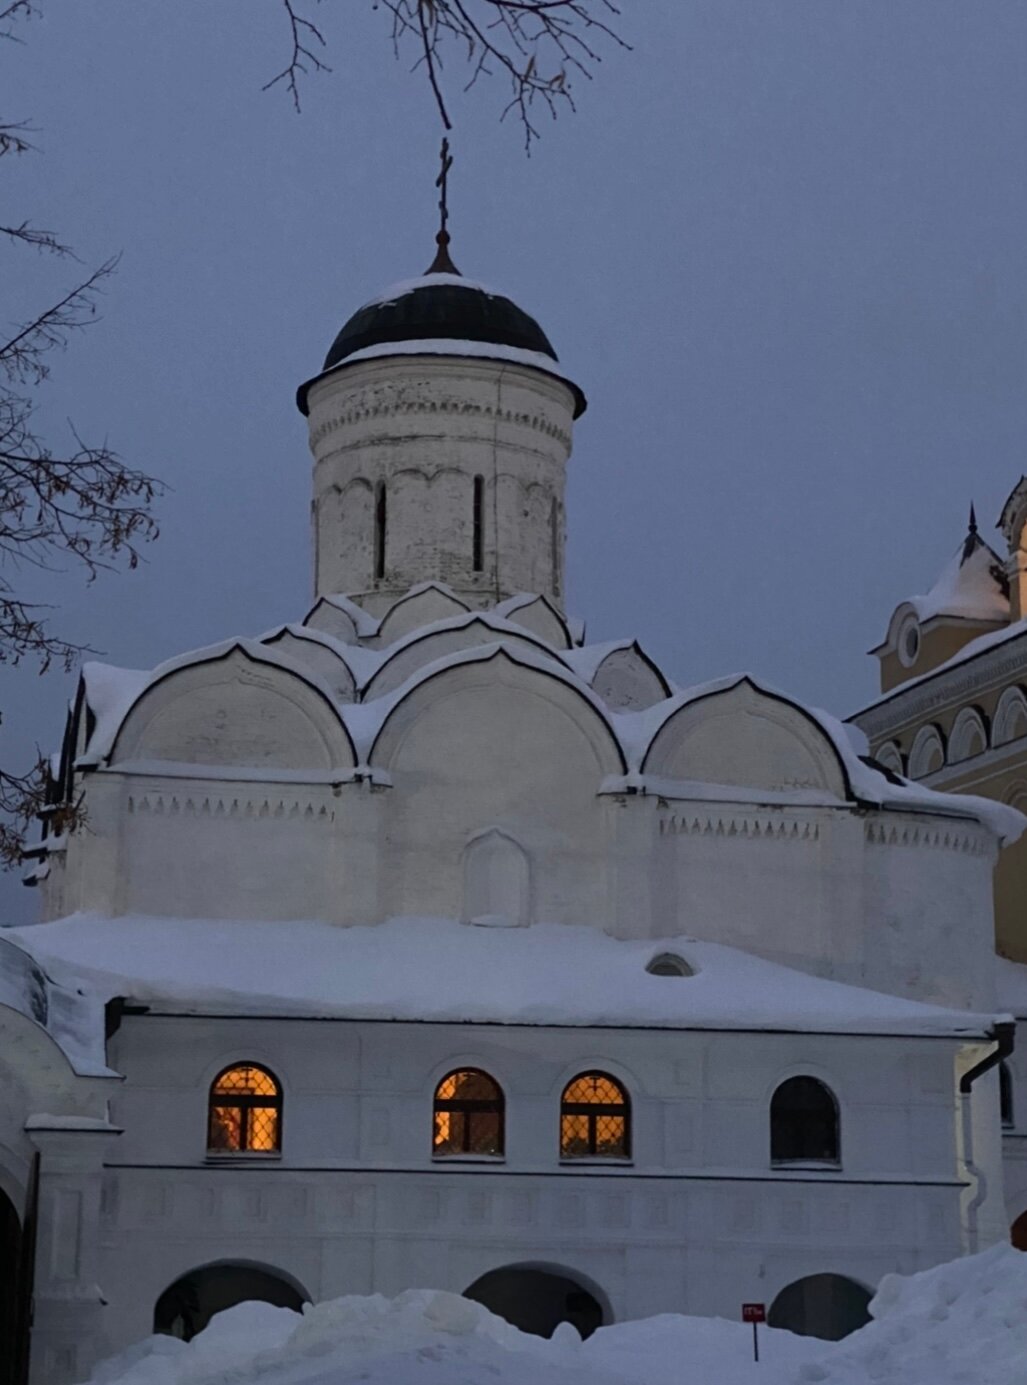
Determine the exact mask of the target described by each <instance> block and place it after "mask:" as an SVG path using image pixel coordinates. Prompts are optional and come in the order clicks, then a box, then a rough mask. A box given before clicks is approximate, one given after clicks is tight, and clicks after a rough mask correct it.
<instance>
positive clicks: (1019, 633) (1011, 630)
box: [849, 477, 1027, 1250]
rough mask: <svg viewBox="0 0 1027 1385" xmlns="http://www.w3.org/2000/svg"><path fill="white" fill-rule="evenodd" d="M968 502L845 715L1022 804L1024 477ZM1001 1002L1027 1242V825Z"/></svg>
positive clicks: (1001, 907) (1006, 1137)
mask: <svg viewBox="0 0 1027 1385" xmlns="http://www.w3.org/2000/svg"><path fill="white" fill-rule="evenodd" d="M996 527H997V529H998V530H999V532H1000V534H1001V539H1002V542H1001V543H999V545H998V551H996V549H995V548H992V547H991V546H990V545H989V544H988V543H986V542H985V541H984V539H982V537H981V535H980V534H979V532H978V529H977V521H976V517H975V515H974V512H973V510H972V509H971V512H970V524H969V527H968V530H967V534H966V537H965V538H964V540H963V542H962V543H961V544H960V546H959V547H958V549H957V550H956V552H955V553H954V554H953V555H952V557H951V558H950V560H949V562H948V563H947V564H946V566H945V567H944V569H943V570H942V572H941V574H940V575H939V577H938V580H937V581H936V582H935V584H934V586H933V587H931V589H930V591H929V592H927V593H926V595H924V596H914V597H911V598H909V599H908V600H906V601H903V602H901V603H900V604H899V605H898V606H897V607H896V608H895V610H894V612H893V613H892V616H891V619H890V621H889V622H888V629H887V633H886V634H885V638H884V639H883V640H882V642H881V643H880V644H879V645H878V646H877V647H876V648H875V649H872V650H871V651H870V652H871V654H873V655H875V656H876V657H877V659H878V660H879V662H880V673H881V692H880V696H879V697H877V698H876V699H875V700H874V701H873V702H871V703H870V704H869V705H868V706H866V707H864V708H862V709H861V710H860V711H858V712H856V713H855V714H854V715H853V716H851V717H850V718H849V721H850V722H853V723H854V724H855V725H856V726H858V727H859V728H860V729H861V730H862V731H863V732H864V733H865V735H866V737H867V739H868V741H869V743H870V753H871V755H872V756H873V757H874V758H875V759H876V760H878V761H879V762H880V763H881V764H882V765H883V766H884V767H885V768H886V769H888V770H890V771H892V772H893V773H894V774H897V775H902V776H904V777H906V778H908V779H912V780H916V781H919V782H921V783H923V784H925V785H928V786H930V787H931V788H932V789H941V790H945V791H948V792H951V793H962V794H977V795H980V796H982V797H985V798H990V799H994V800H996V801H997V802H1000V803H1006V804H1010V805H1012V806H1013V807H1015V808H1019V809H1020V810H1021V811H1024V812H1027V477H1021V478H1020V480H1019V482H1018V483H1017V485H1016V486H1015V488H1014V489H1013V492H1012V494H1011V495H1010V496H1009V499H1008V500H1007V501H1006V504H1005V506H1004V507H1003V510H1002V514H1001V516H1000V517H999V521H998V525H997V526H996ZM995 949H996V952H997V953H998V956H999V957H1000V958H1003V959H1005V960H1004V961H1002V962H1000V963H999V965H998V997H997V1000H998V1005H999V1007H1000V1008H1001V1009H1003V1010H1007V1011H1010V1012H1012V1013H1013V1015H1014V1016H1015V1017H1016V1019H1017V1032H1018V1048H1017V1051H1015V1052H1014V1053H1013V1055H1012V1056H1011V1057H1010V1058H1009V1059H1008V1060H1007V1061H1006V1062H1004V1063H1003V1064H1002V1068H1001V1099H1002V1124H1003V1167H1004V1177H1005V1185H1006V1204H1007V1208H1008V1213H1009V1221H1010V1224H1011V1227H1012V1239H1013V1242H1014V1244H1016V1245H1018V1246H1019V1248H1020V1249H1021V1250H1027V1054H1025V1051H1024V1050H1025V1049H1027V835H1025V836H1024V837H1022V838H1021V839H1020V841H1018V842H1016V843H1015V844H1013V845H1012V846H1008V847H1006V849H1005V850H1004V851H1003V852H1002V853H1001V855H1000V857H999V862H998V865H997V867H996V873H995Z"/></svg>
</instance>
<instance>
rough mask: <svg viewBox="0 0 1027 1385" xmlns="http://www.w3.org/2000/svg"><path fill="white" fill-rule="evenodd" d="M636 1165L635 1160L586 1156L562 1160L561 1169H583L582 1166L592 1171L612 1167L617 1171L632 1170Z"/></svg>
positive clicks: (608, 1156) (598, 1155) (600, 1155)
mask: <svg viewBox="0 0 1027 1385" xmlns="http://www.w3.org/2000/svg"><path fill="white" fill-rule="evenodd" d="M634 1164H635V1161H634V1159H615V1158H614V1157H613V1156H612V1155H608V1154H596V1155H589V1154H586V1155H584V1156H583V1157H582V1158H577V1157H575V1156H571V1157H569V1158H566V1159H564V1158H561V1160H560V1167H561V1168H562V1169H573V1168H581V1167H582V1166H584V1167H586V1168H591V1169H595V1168H601V1169H604V1168H610V1167H613V1168H615V1169H630V1168H633V1167H634Z"/></svg>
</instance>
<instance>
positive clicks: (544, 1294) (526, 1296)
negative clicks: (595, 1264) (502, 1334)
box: [464, 1265, 609, 1338]
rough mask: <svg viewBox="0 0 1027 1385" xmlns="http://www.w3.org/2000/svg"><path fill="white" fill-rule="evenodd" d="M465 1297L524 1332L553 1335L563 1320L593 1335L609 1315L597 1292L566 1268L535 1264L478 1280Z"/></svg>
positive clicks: (494, 1272) (509, 1268) (493, 1272)
mask: <svg viewBox="0 0 1027 1385" xmlns="http://www.w3.org/2000/svg"><path fill="white" fill-rule="evenodd" d="M464 1297H465V1298H470V1299H473V1300H474V1301H475V1303H480V1304H482V1305H483V1306H484V1307H485V1308H487V1309H488V1310H489V1311H490V1312H492V1313H495V1314H496V1315H497V1317H500V1318H505V1319H506V1321H507V1322H508V1323H511V1324H512V1325H513V1326H514V1327H519V1328H520V1330H521V1331H522V1332H531V1333H533V1334H534V1335H535V1336H536V1337H551V1336H552V1335H553V1333H554V1332H555V1331H556V1329H557V1328H558V1327H559V1326H560V1324H561V1323H562V1322H569V1323H570V1324H571V1326H572V1327H574V1328H576V1329H577V1331H578V1334H579V1335H580V1336H581V1337H582V1338H584V1337H591V1335H592V1333H593V1332H594V1331H595V1330H596V1328H597V1327H602V1326H603V1325H604V1324H605V1323H607V1322H608V1321H609V1315H608V1314H607V1313H606V1312H605V1311H604V1309H603V1306H602V1304H601V1303H600V1302H599V1300H598V1298H597V1297H596V1296H595V1294H593V1293H590V1292H589V1290H588V1289H586V1288H585V1287H584V1286H583V1285H582V1284H581V1283H580V1282H579V1280H577V1279H575V1278H571V1276H570V1275H569V1274H567V1273H566V1272H565V1271H563V1270H561V1269H559V1268H557V1267H553V1268H551V1269H549V1268H539V1267H537V1266H535V1265H507V1266H504V1268H503V1269H500V1270H490V1271H489V1272H488V1274H483V1275H482V1277H481V1278H480V1279H476V1280H475V1281H474V1283H473V1284H472V1285H471V1287H470V1288H469V1289H465V1290H464Z"/></svg>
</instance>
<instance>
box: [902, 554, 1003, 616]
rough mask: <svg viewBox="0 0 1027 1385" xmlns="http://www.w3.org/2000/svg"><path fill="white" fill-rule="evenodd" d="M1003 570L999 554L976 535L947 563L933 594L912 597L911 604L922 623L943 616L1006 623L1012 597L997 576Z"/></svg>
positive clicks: (931, 592)
mask: <svg viewBox="0 0 1027 1385" xmlns="http://www.w3.org/2000/svg"><path fill="white" fill-rule="evenodd" d="M1001 570H1002V560H1001V559H1000V558H999V556H998V554H997V553H996V552H994V550H993V549H991V548H989V547H988V545H987V544H986V543H985V542H984V540H983V539H981V538H980V537H979V536H978V535H977V534H976V533H972V534H971V535H970V536H969V537H968V539H967V541H966V542H965V543H963V544H961V545H960V546H959V548H958V549H957V550H956V552H955V553H953V555H952V557H951V558H950V559H949V561H948V562H947V563H946V564H945V566H944V568H943V569H942V571H941V574H940V575H939V577H938V580H937V581H936V582H935V584H934V586H933V587H932V588H931V589H930V591H929V592H927V593H926V594H925V595H923V596H912V597H910V599H909V605H911V606H912V607H913V609H914V610H915V611H916V615H917V619H918V620H919V621H920V622H921V624H925V623H926V622H927V621H929V620H933V619H934V618H935V617H940V616H956V617H959V618H960V619H962V620H979V621H995V620H999V621H1006V620H1008V619H1009V596H1008V594H1007V592H1006V590H1005V588H1004V585H1003V583H1002V581H1001V580H1000V578H999V576H998V575H997V574H998V573H1001Z"/></svg>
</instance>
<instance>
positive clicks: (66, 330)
mask: <svg viewBox="0 0 1027 1385" xmlns="http://www.w3.org/2000/svg"><path fill="white" fill-rule="evenodd" d="M33 8H34V6H33V3H32V0H10V2H9V3H7V4H6V5H2V4H0V42H16V41H17V36H16V34H15V32H14V28H13V26H14V22H15V21H16V20H19V19H25V18H28V17H29V16H30V15H31V14H32V13H33ZM31 135H32V131H31V130H30V128H29V127H28V126H27V125H26V124H25V123H22V122H10V121H4V120H2V119H0V160H3V159H4V158H17V157H19V156H22V155H27V154H29V153H31V152H32V144H31ZM0 237H2V238H3V239H4V240H6V242H7V244H8V246H9V248H10V249H11V250H12V252H13V253H15V254H17V253H19V252H26V253H32V252H35V253H37V254H45V255H50V256H52V257H54V259H56V260H58V261H60V262H61V264H62V265H75V266H76V267H77V268H78V272H77V273H76V274H73V275H71V276H69V277H70V279H71V286H70V287H69V288H67V289H65V290H64V292H63V293H62V294H61V296H60V298H58V299H57V301H56V302H52V303H51V304H50V305H49V306H47V307H44V308H42V309H41V310H40V311H38V312H34V313H32V314H31V315H30V316H29V317H28V318H27V319H26V320H23V321H21V322H18V323H15V324H12V325H10V326H9V327H8V328H7V330H0V664H12V665H13V664H20V663H23V662H26V661H28V662H30V663H32V664H34V665H35V666H36V668H37V669H38V670H39V671H40V672H45V671H46V669H48V668H49V667H50V666H51V664H53V663H57V664H58V665H60V666H62V667H63V668H65V669H67V668H70V667H71V665H72V664H73V663H74V662H75V660H76V659H77V658H78V656H79V655H80V654H81V653H83V652H84V649H85V646H83V645H80V644H76V643H74V642H73V641H70V640H67V639H65V638H64V637H63V636H62V635H60V634H59V633H57V632H56V631H55V630H54V629H53V628H52V625H51V617H52V614H53V613H52V609H51V608H50V607H48V606H45V605H42V604H40V603H38V602H35V601H32V600H31V599H30V598H29V597H28V596H27V595H25V594H24V591H23V585H24V575H25V572H26V570H31V569H33V568H34V569H37V570H40V569H42V570H46V571H55V570H62V569H64V568H66V567H68V566H72V567H77V568H79V569H80V570H81V571H82V572H83V573H84V575H85V576H86V577H87V579H88V580H92V579H93V578H95V577H96V576H97V574H98V573H99V572H100V571H101V570H103V569H105V568H111V567H116V566H120V565H126V566H128V567H130V568H131V567H135V566H136V564H137V563H138V562H139V556H140V547H141V545H142V544H143V543H145V542H146V541H147V540H149V539H152V538H154V537H156V533H157V527H156V524H155V521H154V519H153V517H152V513H151V507H152V504H153V501H154V500H155V499H156V497H157V495H158V493H159V491H160V489H161V487H160V484H159V483H158V482H157V481H155V480H154V479H153V478H152V477H150V476H147V475H145V474H144V473H143V472H141V471H137V470H135V469H133V468H132V467H129V466H126V464H125V463H124V462H123V461H122V460H121V458H120V457H119V456H118V455H117V453H116V452H114V451H113V450H112V449H111V448H110V447H109V446H108V445H107V443H106V442H102V443H99V444H91V443H87V442H85V441H83V439H82V438H81V437H80V436H79V434H78V433H77V432H76V431H75V428H74V426H73V425H72V424H70V423H69V425H68V435H67V440H66V443H65V444H64V445H63V446H56V445H54V444H52V443H51V442H50V441H49V440H48V439H47V438H45V437H44V436H43V434H42V432H41V431H40V428H39V426H38V424H37V420H36V411H37V402H38V394H37V391H38V390H39V387H40V386H42V385H43V384H44V383H45V381H46V380H47V378H48V377H49V374H50V361H51V358H52V356H53V354H54V353H55V352H59V351H61V350H63V348H64V347H65V346H66V345H67V343H68V341H69V339H70V338H71V337H72V336H73V335H75V333H77V332H80V331H82V330H83V329H84V328H86V327H87V326H88V325H89V324H90V323H91V322H94V321H95V320H96V317H97V306H98V298H99V295H100V294H101V293H102V290H103V287H104V284H105V283H106V281H107V280H108V279H109V278H110V276H111V274H112V273H113V272H114V270H115V267H116V265H117V259H116V258H114V259H110V260H107V261H106V262H105V263H104V264H102V265H100V266H99V267H98V268H96V269H93V270H90V271H88V272H83V270H82V269H81V267H78V262H77V261H76V259H75V256H74V255H73V254H72V252H71V250H70V249H69V248H68V246H67V245H65V244H64V243H63V242H62V241H60V240H59V239H58V237H57V236H56V235H55V234H54V233H53V232H52V231H47V230H44V229H42V228H40V227H38V226H34V225H32V224H31V223H30V222H28V221H18V222H12V223H10V224H0ZM36 760H37V763H36V764H35V766H34V767H32V768H30V769H28V770H27V771H26V772H25V773H15V772H12V771H9V770H7V769H5V768H3V767H2V766H0V862H2V863H4V864H7V865H10V864H13V863H15V862H16V861H17V860H18V859H19V858H20V854H21V849H22V845H23V842H24V836H25V832H26V830H27V828H28V827H29V825H30V823H31V821H32V819H33V817H34V816H35V815H36V813H37V812H38V811H39V810H40V808H41V807H42V804H43V800H44V795H45V787H46V772H45V764H44V762H43V760H42V757H40V756H39V755H38V753H37V757H36Z"/></svg>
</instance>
